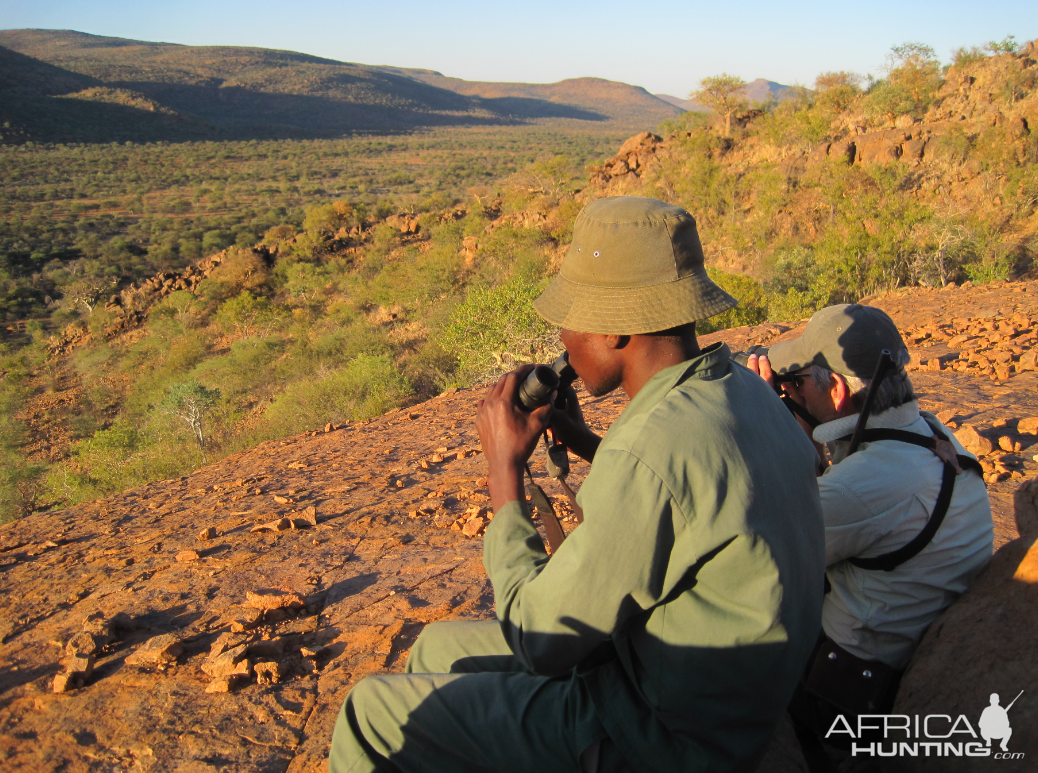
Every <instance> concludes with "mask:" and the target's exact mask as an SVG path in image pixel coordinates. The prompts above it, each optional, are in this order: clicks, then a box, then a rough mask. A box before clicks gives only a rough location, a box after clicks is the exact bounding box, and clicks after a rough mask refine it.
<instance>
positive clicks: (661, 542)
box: [330, 197, 823, 773]
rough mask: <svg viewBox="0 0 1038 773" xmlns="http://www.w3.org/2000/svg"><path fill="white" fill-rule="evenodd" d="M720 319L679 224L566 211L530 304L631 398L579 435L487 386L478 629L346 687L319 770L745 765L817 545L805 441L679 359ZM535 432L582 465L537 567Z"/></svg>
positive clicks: (692, 353) (735, 383)
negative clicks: (544, 277)
mask: <svg viewBox="0 0 1038 773" xmlns="http://www.w3.org/2000/svg"><path fill="white" fill-rule="evenodd" d="M734 304H735V300H734V299H733V298H731V296H729V295H728V294H727V293H725V292H724V291H723V290H721V289H720V288H719V287H717V286H716V285H715V284H714V283H713V282H711V281H710V279H709V278H708V277H707V275H706V272H705V270H704V267H703V252H702V247H701V246H700V242H699V237H698V234H697V232H696V225H695V220H694V219H693V218H692V216H691V215H689V214H688V213H687V212H685V211H684V210H682V209H680V208H678V207H674V206H670V205H668V204H665V203H663V202H660V201H656V200H654V199H644V198H633V197H617V198H608V199H600V200H598V201H594V202H592V203H591V204H588V205H587V206H586V207H585V208H584V210H583V211H582V212H581V213H580V215H579V216H578V218H577V221H576V224H575V227H574V235H573V243H572V245H571V246H570V249H569V252H568V254H567V256H566V258H565V260H564V261H563V264H562V270H561V272H560V274H559V276H558V277H557V278H556V279H555V280H554V282H553V283H552V284H551V285H550V286H549V287H548V289H547V290H546V291H545V292H544V294H543V295H542V296H541V297H540V298H538V299H537V301H536V302H535V307H536V309H537V311H538V312H539V313H540V314H541V315H542V316H543V317H544V318H545V319H547V320H548V321H549V322H552V323H554V324H557V325H559V326H560V327H561V328H562V340H563V342H564V343H565V345H566V347H567V350H568V351H569V355H570V362H571V364H572V366H573V367H574V369H575V370H576V372H577V374H578V375H579V376H580V378H581V379H582V380H583V382H584V385H585V387H586V388H587V390H588V391H589V392H590V393H591V394H593V395H597V394H604V393H606V392H608V391H611V390H612V389H615V388H617V387H622V388H623V389H624V391H625V392H626V393H627V395H628V396H629V397H630V403H629V404H628V405H627V407H626V408H625V409H624V411H623V413H622V414H621V415H620V416H619V418H618V419H617V420H616V422H615V423H614V424H613V425H612V427H611V428H610V429H609V431H608V432H607V433H606V435H605V437H603V438H601V439H599V438H597V437H596V436H594V434H593V433H592V432H591V431H590V430H589V429H588V427H587V426H586V425H585V424H584V423H583V420H582V419H581V418H580V414H579V409H574V410H572V411H571V412H566V413H564V412H560V411H555V412H554V413H553V408H552V407H550V406H543V407H541V408H537V409H535V410H533V411H529V412H528V411H526V410H524V409H523V408H522V406H521V404H520V402H519V400H518V397H517V395H518V391H519V386H520V383H521V381H522V379H523V378H524V377H525V376H526V375H527V374H528V372H529V369H530V367H531V366H527V367H525V368H521V369H519V370H518V371H515V372H513V373H509V374H507V375H506V376H504V377H502V378H501V379H500V380H499V381H498V382H497V383H496V384H494V385H493V386H492V387H491V389H490V391H489V392H488V394H487V396H486V398H485V400H483V401H481V403H480V406H479V411H478V415H477V429H478V430H479V434H480V440H481V442H482V446H483V451H484V454H485V456H486V459H487V463H488V466H489V475H488V486H489V489H490V495H491V499H492V502H493V507H494V510H495V517H494V519H493V521H492V522H491V524H490V526H489V527H488V529H487V533H486V537H485V542H484V565H485V566H486V569H487V573H488V575H489V577H490V581H491V583H492V584H493V588H494V594H495V608H496V613H497V620H496V621H486V622H441V623H434V624H432V625H430V626H428V627H426V629H425V630H424V631H423V633H422V635H421V636H420V637H419V639H418V641H417V642H416V643H415V645H414V647H413V648H412V650H411V653H410V656H409V658H408V662H407V667H406V673H405V674H402V675H390V676H376V677H368V678H367V679H364V680H363V681H361V682H360V683H359V684H358V685H357V686H356V687H354V689H353V691H352V692H351V693H350V695H349V696H348V697H347V699H346V702H345V704H344V705H343V708H342V712H341V713H340V715H339V719H338V723H337V725H336V730H335V736H334V738H333V743H332V750H331V754H330V768H331V773H341V772H342V771H362V770H364V771H368V770H376V769H378V770H382V769H384V770H400V771H405V773H406V772H407V771H442V770H451V771H491V770H492V771H516V772H517V773H518V772H520V771H522V772H527V771H538V773H542V772H544V773H547V772H553V771H560V772H561V771H603V772H604V771H635V770H659V771H683V772H684V771H712V770H717V771H720V770H725V771H737V770H752V769H753V768H754V766H755V765H756V764H757V762H758V761H759V759H760V758H761V756H762V755H763V753H764V750H765V747H766V745H767V742H768V739H769V738H770V736H771V734H772V732H773V731H774V729H775V727H776V725H777V723H778V722H779V720H780V718H781V716H782V714H783V712H784V711H785V708H786V704H787V703H788V701H789V698H790V695H791V694H792V692H793V689H794V687H795V685H796V682H797V678H798V677H799V675H800V673H801V671H802V669H803V665H804V661H805V659H806V658H807V656H808V654H809V653H810V651H811V647H812V646H813V644H814V640H815V636H816V633H817V630H818V626H819V617H820V607H821V595H822V577H823V537H822V522H821V512H820V506H819V501H818V494H817V489H816V485H815V467H816V464H817V456H816V454H815V451H814V448H813V447H812V446H811V444H810V442H809V441H808V440H807V438H806V437H804V435H803V433H802V432H800V431H799V429H798V427H797V425H796V423H795V421H794V419H793V418H792V416H791V415H790V414H789V412H788V411H787V410H786V409H785V407H783V405H782V403H781V402H780V401H779V399H778V398H777V397H776V395H775V393H774V392H773V391H772V390H770V389H769V388H768V387H767V386H766V385H765V384H764V382H763V381H761V379H759V378H758V377H757V376H755V375H753V374H752V373H750V372H749V371H748V370H746V369H745V368H742V367H740V366H738V365H735V364H733V363H731V362H730V360H729V356H730V352H729V350H728V347H727V346H725V345H724V344H716V345H714V346H711V347H707V348H706V349H705V350H700V348H699V346H698V344H697V342H696V337H695V322H696V321H697V320H700V319H704V318H706V317H709V316H712V315H714V314H717V313H719V312H722V311H724V310H725V309H728V308H731V307H732V306H733V305H734ZM571 404H572V401H571ZM549 426H550V427H551V428H552V430H553V432H554V433H555V434H556V435H557V436H558V437H559V438H560V439H561V440H563V441H564V442H566V443H567V445H569V446H570V447H571V448H573V449H575V450H576V451H577V452H578V453H580V454H581V455H583V456H585V458H588V459H589V460H592V464H591V469H590V472H589V474H588V476H587V478H586V479H585V481H584V484H583V486H582V487H581V489H580V493H579V496H578V501H579V503H580V505H581V507H582V509H583V512H584V521H583V523H582V524H581V525H580V526H579V527H578V528H577V529H576V530H575V531H573V532H572V533H571V535H570V536H569V537H568V538H567V539H566V541H565V542H564V543H562V545H561V547H559V548H558V549H557V551H555V553H554V554H553V555H552V556H551V557H550V560H549V556H548V555H547V553H546V551H545V548H544V545H543V543H542V541H541V539H540V537H539V536H538V532H537V530H536V528H535V526H534V524H533V522H532V520H531V514H530V510H529V507H528V505H527V502H526V498H525V495H524V493H523V468H524V465H525V464H526V462H527V460H528V458H529V457H530V454H531V453H532V451H533V449H534V447H535V446H536V444H537V442H538V439H539V437H540V436H541V434H542V433H543V432H544V430H545V429H546V428H547V427H549Z"/></svg>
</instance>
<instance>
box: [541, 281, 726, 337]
mask: <svg viewBox="0 0 1038 773" xmlns="http://www.w3.org/2000/svg"><path fill="white" fill-rule="evenodd" d="M736 305H738V301H737V300H736V299H735V298H733V297H732V296H731V295H729V294H728V293H726V292H725V291H724V290H722V289H721V288H720V287H718V286H717V285H716V284H714V283H713V281H712V280H711V279H710V277H708V276H707V273H706V270H705V269H702V268H700V269H697V270H695V271H693V272H692V273H690V274H688V275H686V276H683V277H681V278H679V279H675V280H673V281H670V282H663V283H661V284H655V285H648V286H644V287H602V286H599V285H587V284H578V283H577V282H573V281H572V280H569V279H566V278H565V277H563V276H562V275H559V276H557V277H556V278H555V280H554V281H553V282H552V283H551V284H550V285H549V286H548V288H547V289H546V290H545V291H544V292H543V293H542V294H541V296H540V297H539V298H537V300H535V301H534V308H535V309H536V310H537V312H538V313H539V314H540V315H541V316H542V317H544V319H546V320H547V321H548V322H550V323H552V324H553V325H558V326H559V327H562V328H565V329H567V330H574V331H577V332H581V333H602V334H606V335H637V334H640V333H656V332H659V331H661V330H670V329H671V328H675V327H678V326H680V325H685V324H688V323H689V322H695V321H698V320H702V319H706V318H708V317H712V316H714V315H716V314H720V313H721V312H724V311H727V310H728V309H731V308H733V307H734V306H736Z"/></svg>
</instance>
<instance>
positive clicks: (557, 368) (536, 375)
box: [519, 352, 577, 411]
mask: <svg viewBox="0 0 1038 773" xmlns="http://www.w3.org/2000/svg"><path fill="white" fill-rule="evenodd" d="M576 379H577V372H576V371H575V370H573V366H572V365H570V364H569V352H563V353H562V354H560V355H559V356H558V358H556V360H555V362H553V363H552V364H551V365H538V366H537V367H536V368H534V369H533V370H532V371H530V375H528V376H527V377H526V380H525V381H523V383H522V384H520V385H519V404H520V405H521V406H522V407H523V409H525V410H527V411H533V410H536V409H537V408H540V407H541V406H542V405H547V404H548V403H549V402H550V401H551V393H552V392H555V391H558V392H559V393H560V394H559V395H558V397H557V398H556V405H557V406H558V407H560V408H561V407H563V405H562V404H561V403H562V401H564V400H565V397H564V396H563V395H562V394H561V393H562V392H563V391H564V390H565V389H566V387H568V386H570V385H571V384H572V383H573V382H574V381H576Z"/></svg>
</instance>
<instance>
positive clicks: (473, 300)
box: [441, 277, 562, 383]
mask: <svg viewBox="0 0 1038 773" xmlns="http://www.w3.org/2000/svg"><path fill="white" fill-rule="evenodd" d="M546 285H547V281H546V280H542V281H540V282H535V281H532V280H531V279H529V278H526V277H516V278H514V279H512V280H511V281H509V282H506V283H505V284H502V285H499V286H497V287H491V286H489V285H484V284H480V285H475V286H473V287H471V288H470V289H469V291H468V293H466V295H465V300H464V301H463V302H462V303H460V304H459V305H458V306H457V308H456V309H455V310H454V313H453V314H452V315H451V318H450V321H449V322H448V324H447V325H446V326H445V328H444V330H443V335H442V338H441V341H442V344H443V347H444V349H446V350H447V352H449V353H450V354H451V355H453V356H454V357H456V358H457V360H458V364H459V370H460V376H461V378H462V379H463V380H465V381H466V382H469V383H471V382H479V381H485V380H488V379H490V378H492V377H494V376H497V375H498V374H500V373H502V372H504V371H508V370H512V369H513V368H515V367H516V366H518V365H520V364H522V363H525V362H551V361H552V360H554V358H555V356H556V355H557V354H558V352H559V351H560V350H561V348H562V346H561V343H560V342H559V339H558V332H557V331H556V330H555V328H554V327H553V326H551V325H549V324H548V323H547V322H545V321H544V320H543V319H542V318H541V317H540V315H538V314H537V312H536V311H534V308H533V301H534V299H535V298H536V297H537V296H538V295H540V293H541V291H542V290H543V289H544V287H545V286H546Z"/></svg>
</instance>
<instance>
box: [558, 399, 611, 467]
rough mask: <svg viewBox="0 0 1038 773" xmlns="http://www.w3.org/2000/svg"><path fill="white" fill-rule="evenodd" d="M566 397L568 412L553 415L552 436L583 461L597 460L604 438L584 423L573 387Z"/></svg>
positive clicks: (582, 413)
mask: <svg viewBox="0 0 1038 773" xmlns="http://www.w3.org/2000/svg"><path fill="white" fill-rule="evenodd" d="M564 396H565V398H566V410H564V411H553V412H552V414H551V431H552V435H553V436H554V437H555V439H556V440H558V441H559V442H560V443H562V445H564V446H566V447H567V448H569V449H570V450H571V451H573V453H575V454H576V455H577V456H579V457H580V458H581V459H584V460H586V461H588V462H590V461H591V460H593V459H594V458H595V452H596V451H597V450H598V444H599V443H601V442H602V438H600V437H599V436H598V435H596V434H595V433H594V432H592V431H591V428H590V427H589V426H588V425H587V422H586V421H584V412H583V411H582V410H581V409H580V403H579V402H578V401H577V393H576V390H574V389H573V387H572V386H569V387H566V390H565V392H564Z"/></svg>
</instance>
